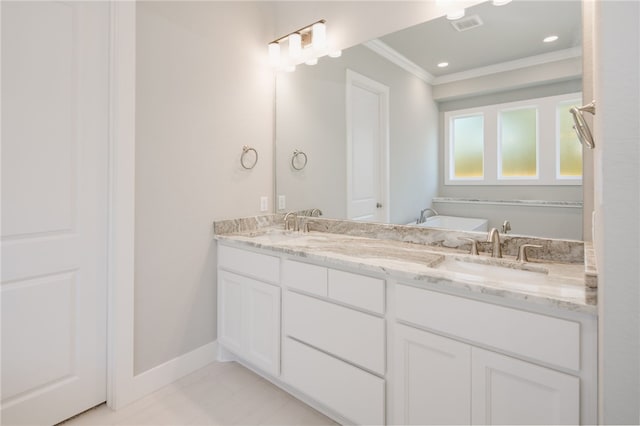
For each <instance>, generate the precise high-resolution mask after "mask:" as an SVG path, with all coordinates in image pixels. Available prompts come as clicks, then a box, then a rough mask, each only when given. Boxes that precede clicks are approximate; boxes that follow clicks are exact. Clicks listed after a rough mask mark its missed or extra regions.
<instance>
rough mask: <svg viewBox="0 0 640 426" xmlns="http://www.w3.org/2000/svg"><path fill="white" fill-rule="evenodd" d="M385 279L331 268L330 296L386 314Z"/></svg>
mask: <svg viewBox="0 0 640 426" xmlns="http://www.w3.org/2000/svg"><path fill="white" fill-rule="evenodd" d="M384 289H385V286H384V280H381V279H379V278H373V277H367V276H364V275H358V274H352V273H350V272H344V271H337V270H335V269H329V298H330V299H333V300H337V301H340V302H343V303H346V304H349V305H353V306H356V307H358V308H362V309H366V310H368V311H372V312H376V313H379V314H384Z"/></svg>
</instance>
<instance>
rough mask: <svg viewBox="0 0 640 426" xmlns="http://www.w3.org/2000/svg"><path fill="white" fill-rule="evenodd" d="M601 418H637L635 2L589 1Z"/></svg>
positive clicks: (639, 163)
mask: <svg viewBox="0 0 640 426" xmlns="http://www.w3.org/2000/svg"><path fill="white" fill-rule="evenodd" d="M594 81H595V100H596V102H597V106H596V115H595V143H596V149H595V158H594V161H595V169H594V180H595V193H594V196H595V197H594V198H595V209H596V218H595V237H594V242H595V248H596V256H597V263H598V271H599V281H598V305H599V306H598V309H599V315H600V316H599V346H600V351H599V362H600V387H601V395H600V408H601V410H600V416H601V418H600V421H601V423H603V424H638V423H640V411H639V410H640V404H639V402H640V317H639V316H640V299H639V298H640V291H639V290H640V288H639V287H640V268H639V265H640V262H639V260H640V220H639V218H640V191H639V188H640V173H639V170H640V124H639V117H640V3H638V2H616V1H606V2H597V3H596V4H595V79H594Z"/></svg>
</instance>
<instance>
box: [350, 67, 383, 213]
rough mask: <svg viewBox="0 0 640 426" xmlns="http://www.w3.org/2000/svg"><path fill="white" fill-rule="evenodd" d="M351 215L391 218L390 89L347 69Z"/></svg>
mask: <svg viewBox="0 0 640 426" xmlns="http://www.w3.org/2000/svg"><path fill="white" fill-rule="evenodd" d="M346 91H347V101H346V102H347V216H348V219H351V220H363V221H373V222H388V220H389V202H388V197H389V191H388V187H389V183H388V168H389V165H388V151H389V88H388V87H387V86H384V85H382V84H380V83H378V82H376V81H374V80H371V79H370V78H367V77H365V76H363V75H360V74H358V73H355V72H353V71H351V70H347V90H346Z"/></svg>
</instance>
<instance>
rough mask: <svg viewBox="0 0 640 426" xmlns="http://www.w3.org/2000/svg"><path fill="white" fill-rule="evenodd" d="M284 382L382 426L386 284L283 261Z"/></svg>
mask: <svg viewBox="0 0 640 426" xmlns="http://www.w3.org/2000/svg"><path fill="white" fill-rule="evenodd" d="M282 275H283V280H282V281H283V286H284V287H285V289H284V299H283V315H282V318H283V334H284V336H283V355H282V380H283V381H284V382H285V383H287V384H289V385H291V386H292V387H294V388H296V389H298V390H300V391H301V392H303V393H304V394H305V395H307V396H309V397H311V398H313V399H314V400H316V401H318V402H320V403H321V404H323V405H325V406H327V407H329V408H331V409H332V410H334V411H335V412H337V413H339V414H340V415H341V416H343V417H344V418H345V419H347V420H348V421H350V422H355V423H356V424H384V423H385V380H384V375H385V373H386V358H385V354H386V336H385V328H386V325H385V324H386V322H385V319H384V316H383V315H384V295H385V282H384V280H381V279H379V278H375V277H369V276H364V275H360V274H353V273H350V272H344V271H339V270H336V269H332V268H325V267H322V266H318V265H312V264H307V263H302V262H298V261H293V260H284V262H283V265H282Z"/></svg>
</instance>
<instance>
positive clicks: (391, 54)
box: [363, 38, 435, 84]
mask: <svg viewBox="0 0 640 426" xmlns="http://www.w3.org/2000/svg"><path fill="white" fill-rule="evenodd" d="M363 44H364V45H365V46H366V47H368V48H369V49H371V50H372V51H373V52H375V53H377V54H378V55H380V56H382V57H383V58H385V59H387V60H388V61H389V62H392V63H394V64H396V65H397V66H399V67H400V68H402V69H404V70H405V71H407V72H409V73H411V74H413V75H415V76H416V77H418V78H419V79H420V80H422V81H424V82H425V83H429V84H431V83H432V82H433V81H434V79H435V77H434V76H433V75H431V74H429V73H428V72H427V71H426V70H425V69H424V68H422V67H420V66H419V65H417V64H416V63H414V62H412V61H411V60H409V59H408V58H407V57H406V56H404V55H402V54H401V53H400V52H398V51H397V50H395V49H393V48H392V47H391V46H389V45H388V44H386V43H384V42H382V41H380V40H379V39H377V38H376V39H373V40H369V41H367V42H364V43H363Z"/></svg>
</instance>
